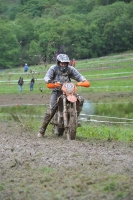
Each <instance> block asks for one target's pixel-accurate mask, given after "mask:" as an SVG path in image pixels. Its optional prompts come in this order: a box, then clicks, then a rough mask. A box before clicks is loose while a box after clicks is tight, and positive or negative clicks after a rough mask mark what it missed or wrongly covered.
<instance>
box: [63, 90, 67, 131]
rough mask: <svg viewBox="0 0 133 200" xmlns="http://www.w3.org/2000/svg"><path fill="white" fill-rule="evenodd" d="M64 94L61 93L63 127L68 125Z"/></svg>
mask: <svg viewBox="0 0 133 200" xmlns="http://www.w3.org/2000/svg"><path fill="white" fill-rule="evenodd" d="M66 101H67V99H66V95H64V94H63V118H64V128H67V127H68V112H67V105H66Z"/></svg>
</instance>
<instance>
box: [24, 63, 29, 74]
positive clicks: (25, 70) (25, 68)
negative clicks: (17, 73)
mask: <svg viewBox="0 0 133 200" xmlns="http://www.w3.org/2000/svg"><path fill="white" fill-rule="evenodd" d="M28 69H29V67H28V65H27V63H25V65H24V72H27V71H28Z"/></svg>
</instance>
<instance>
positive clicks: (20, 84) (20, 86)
mask: <svg viewBox="0 0 133 200" xmlns="http://www.w3.org/2000/svg"><path fill="white" fill-rule="evenodd" d="M23 84H24V81H23V78H22V77H20V78H19V80H18V85H19V92H22V86H23Z"/></svg>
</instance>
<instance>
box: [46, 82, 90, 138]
mask: <svg viewBox="0 0 133 200" xmlns="http://www.w3.org/2000/svg"><path fill="white" fill-rule="evenodd" d="M77 86H82V87H89V86H90V83H89V82H88V81H84V82H78V83H77V84H74V83H71V82H70V83H64V84H60V83H58V82H56V83H48V84H47V87H48V88H50V89H53V88H57V87H60V88H61V90H62V92H63V94H62V95H61V96H60V97H59V98H58V100H57V104H58V109H57V112H56V113H55V115H54V117H53V120H52V122H51V124H52V125H53V133H54V134H55V135H57V136H61V135H63V133H64V132H65V134H66V135H67V139H68V140H75V138H76V130H77V127H78V115H77V113H78V108H79V105H80V101H79V99H78V98H77V95H76V91H77Z"/></svg>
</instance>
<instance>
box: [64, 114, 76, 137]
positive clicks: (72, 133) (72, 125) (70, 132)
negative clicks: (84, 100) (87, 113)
mask: <svg viewBox="0 0 133 200" xmlns="http://www.w3.org/2000/svg"><path fill="white" fill-rule="evenodd" d="M76 130H77V115H76V113H75V112H74V111H73V112H71V115H70V118H69V127H68V128H67V129H66V133H67V139H68V140H75V139H76Z"/></svg>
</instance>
